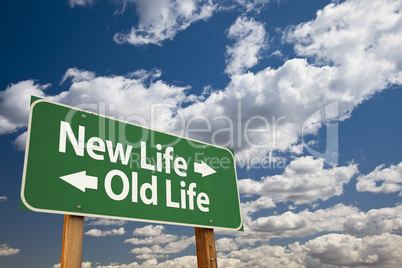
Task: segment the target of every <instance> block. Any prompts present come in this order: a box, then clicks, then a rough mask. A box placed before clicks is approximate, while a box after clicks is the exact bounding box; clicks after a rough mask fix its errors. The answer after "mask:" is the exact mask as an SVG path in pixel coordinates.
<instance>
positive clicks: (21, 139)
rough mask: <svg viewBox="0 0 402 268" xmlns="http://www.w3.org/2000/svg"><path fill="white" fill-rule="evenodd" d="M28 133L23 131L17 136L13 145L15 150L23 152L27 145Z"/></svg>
mask: <svg viewBox="0 0 402 268" xmlns="http://www.w3.org/2000/svg"><path fill="white" fill-rule="evenodd" d="M27 137H28V132H27V131H25V132H23V133H22V134H21V135H19V136H18V137H17V138H16V139H15V140H14V141H13V145H14V147H15V148H16V149H17V150H20V151H24V150H25V147H26V143H27Z"/></svg>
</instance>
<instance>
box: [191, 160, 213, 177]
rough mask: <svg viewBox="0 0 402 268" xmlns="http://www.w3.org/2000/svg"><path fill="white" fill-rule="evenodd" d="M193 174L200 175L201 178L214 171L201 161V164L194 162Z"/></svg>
mask: <svg viewBox="0 0 402 268" xmlns="http://www.w3.org/2000/svg"><path fill="white" fill-rule="evenodd" d="M194 172H196V173H200V174H201V175H202V177H203V178H204V177H205V176H208V175H211V174H214V173H216V171H215V170H214V169H213V168H211V167H210V166H208V165H207V164H205V162H204V161H201V164H200V163H195V162H194Z"/></svg>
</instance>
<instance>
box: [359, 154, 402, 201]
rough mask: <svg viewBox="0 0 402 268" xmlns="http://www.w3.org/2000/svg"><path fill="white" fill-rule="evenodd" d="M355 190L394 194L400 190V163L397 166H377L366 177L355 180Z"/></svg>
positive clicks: (401, 180) (401, 185)
mask: <svg viewBox="0 0 402 268" xmlns="http://www.w3.org/2000/svg"><path fill="white" fill-rule="evenodd" d="M356 189H357V191H359V192H373V193H383V194H389V193H395V192H400V191H401V189H402V162H401V163H399V164H398V165H396V166H395V165H391V166H390V167H389V168H385V165H379V166H377V167H376V168H375V170H373V171H372V172H370V173H369V174H367V175H360V176H359V177H358V178H357V183H356Z"/></svg>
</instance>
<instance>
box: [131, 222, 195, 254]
mask: <svg viewBox="0 0 402 268" xmlns="http://www.w3.org/2000/svg"><path fill="white" fill-rule="evenodd" d="M164 229H165V227H163V226H162V225H156V226H154V225H147V226H144V227H142V228H136V229H135V230H134V232H133V235H135V236H145V238H137V237H133V238H129V239H126V240H125V241H124V243H129V244H132V245H153V246H151V247H137V248H134V249H132V250H131V253H134V254H138V255H137V258H140V259H158V258H167V257H168V255H166V254H170V253H179V252H181V251H183V250H185V249H186V248H187V247H189V246H190V245H192V244H194V243H195V240H194V237H190V238H188V237H186V236H183V237H180V238H179V237H178V236H177V235H172V234H166V233H163V230H164ZM163 244H166V245H164V246H161V245H163Z"/></svg>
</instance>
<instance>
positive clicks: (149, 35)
mask: <svg viewBox="0 0 402 268" xmlns="http://www.w3.org/2000/svg"><path fill="white" fill-rule="evenodd" d="M124 2H125V4H126V3H127V2H134V3H135V4H136V6H137V14H138V16H139V24H138V26H137V27H132V28H131V31H130V32H129V33H118V34H116V35H115V36H114V40H115V42H117V43H119V44H122V43H129V44H132V45H137V46H139V45H147V44H155V45H159V46H160V45H161V43H162V42H163V41H164V40H167V39H170V40H171V39H173V37H175V36H176V34H177V33H178V32H180V31H183V30H185V29H186V28H188V27H189V26H190V25H191V24H192V23H194V22H196V21H199V20H206V19H208V18H210V17H211V16H212V14H213V12H214V11H215V9H216V6H215V5H214V4H213V3H212V1H210V0H205V1H195V0H185V1H176V0H173V1H170V0H157V1H147V0H129V1H124Z"/></svg>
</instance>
